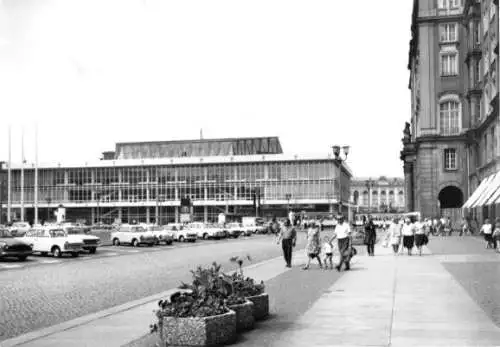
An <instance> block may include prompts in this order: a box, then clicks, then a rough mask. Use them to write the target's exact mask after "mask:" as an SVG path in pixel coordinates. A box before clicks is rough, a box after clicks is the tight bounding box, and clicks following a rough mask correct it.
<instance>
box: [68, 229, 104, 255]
mask: <svg viewBox="0 0 500 347" xmlns="http://www.w3.org/2000/svg"><path fill="white" fill-rule="evenodd" d="M62 228H63V230H64V231H65V232H66V233H67V234H68V235H75V236H78V237H79V238H80V239H81V240H82V242H83V249H84V250H86V251H88V252H89V253H90V254H94V253H95V252H96V251H97V247H98V246H99V244H100V243H101V239H100V238H99V237H97V236H94V235H88V234H86V233H85V232H84V230H83V229H82V228H81V227H79V226H74V225H71V224H66V225H63V226H62Z"/></svg>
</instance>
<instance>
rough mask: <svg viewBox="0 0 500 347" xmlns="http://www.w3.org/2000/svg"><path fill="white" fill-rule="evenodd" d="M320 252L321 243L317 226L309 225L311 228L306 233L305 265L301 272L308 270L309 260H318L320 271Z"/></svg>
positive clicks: (321, 266)
mask: <svg viewBox="0 0 500 347" xmlns="http://www.w3.org/2000/svg"><path fill="white" fill-rule="evenodd" d="M320 252H321V241H320V235H319V226H317V225H316V224H314V225H311V227H310V228H309V230H308V231H307V244H306V253H307V264H306V266H304V267H303V268H302V269H303V270H307V269H309V265H311V260H313V259H317V260H318V264H319V268H320V269H321V268H323V265H322V264H321V258H320Z"/></svg>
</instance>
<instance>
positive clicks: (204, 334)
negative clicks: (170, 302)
mask: <svg viewBox="0 0 500 347" xmlns="http://www.w3.org/2000/svg"><path fill="white" fill-rule="evenodd" d="M159 330H160V339H161V342H162V345H163V346H165V345H167V346H170V345H174V346H218V345H223V344H226V343H230V342H233V341H234V340H235V338H236V313H235V312H234V311H232V310H230V311H229V312H228V313H224V314H221V315H218V316H211V317H186V318H179V317H162V318H161V319H160V324H159Z"/></svg>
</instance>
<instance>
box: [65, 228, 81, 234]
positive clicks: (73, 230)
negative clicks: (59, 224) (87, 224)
mask: <svg viewBox="0 0 500 347" xmlns="http://www.w3.org/2000/svg"><path fill="white" fill-rule="evenodd" d="M66 232H67V233H68V234H70V235H76V234H82V230H81V229H80V228H75V227H71V228H67V229H66Z"/></svg>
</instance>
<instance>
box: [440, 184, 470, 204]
mask: <svg viewBox="0 0 500 347" xmlns="http://www.w3.org/2000/svg"><path fill="white" fill-rule="evenodd" d="M438 200H439V206H440V207H441V209H445V208H461V207H462V205H463V204H464V194H463V193H462V190H460V188H457V187H455V186H446V187H444V188H443V189H441V191H440V192H439V195H438Z"/></svg>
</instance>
